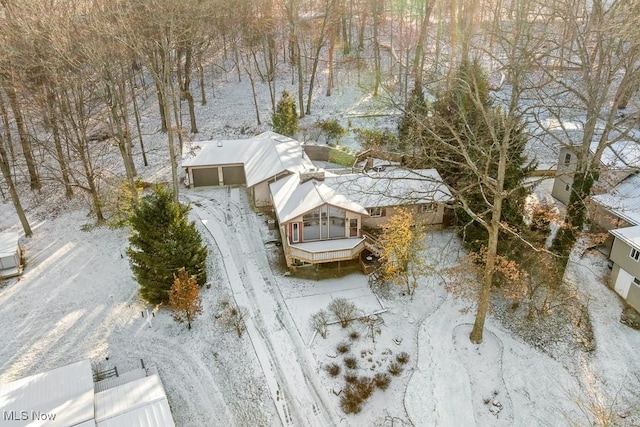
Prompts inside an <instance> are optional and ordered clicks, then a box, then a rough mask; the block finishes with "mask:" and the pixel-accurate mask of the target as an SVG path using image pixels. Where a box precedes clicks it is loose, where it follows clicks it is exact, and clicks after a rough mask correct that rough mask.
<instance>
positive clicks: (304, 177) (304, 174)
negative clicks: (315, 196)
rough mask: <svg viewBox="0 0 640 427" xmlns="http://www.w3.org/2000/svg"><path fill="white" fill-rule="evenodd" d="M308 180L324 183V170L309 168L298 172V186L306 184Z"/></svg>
mask: <svg viewBox="0 0 640 427" xmlns="http://www.w3.org/2000/svg"><path fill="white" fill-rule="evenodd" d="M310 179H315V180H316V181H324V169H320V168H309V169H305V170H303V171H300V184H302V183H303V182H307V181H309V180H310Z"/></svg>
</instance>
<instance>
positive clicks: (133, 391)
mask: <svg viewBox="0 0 640 427" xmlns="http://www.w3.org/2000/svg"><path fill="white" fill-rule="evenodd" d="M163 400H164V401H166V400H167V396H166V394H165V392H164V387H163V386H162V382H161V381H160V377H159V376H158V375H150V376H148V377H145V378H140V379H138V380H135V381H131V382H129V383H126V384H122V385H119V386H117V387H114V388H110V389H107V390H105V391H101V392H99V393H96V395H95V410H96V413H95V419H96V422H97V423H98V426H102V425H114V426H118V425H136V426H137V425H138V424H108V423H107V424H103V422H104V421H107V420H109V419H112V418H115V417H120V416H123V415H124V414H128V415H127V416H126V417H124V418H123V419H136V420H137V419H140V420H146V419H153V420H155V422H154V423H153V424H150V425H153V426H158V427H162V426H173V425H174V424H173V419H172V418H171V413H170V412H169V411H167V412H165V411H162V410H160V409H159V408H160V406H158V405H154V404H155V403H157V402H161V401H163ZM149 406H151V407H149ZM167 407H168V406H167ZM166 415H168V417H167V416H166ZM154 417H159V418H154ZM114 422H115V421H114Z"/></svg>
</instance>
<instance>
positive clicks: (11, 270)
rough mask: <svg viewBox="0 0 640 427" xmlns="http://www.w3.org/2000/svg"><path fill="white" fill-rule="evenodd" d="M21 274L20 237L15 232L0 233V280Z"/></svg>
mask: <svg viewBox="0 0 640 427" xmlns="http://www.w3.org/2000/svg"><path fill="white" fill-rule="evenodd" d="M20 273H22V250H21V249H20V235H19V234H18V232H16V231H7V232H4V233H0V279H3V278H7V277H13V276H17V275H19V274H20Z"/></svg>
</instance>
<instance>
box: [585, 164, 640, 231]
mask: <svg viewBox="0 0 640 427" xmlns="http://www.w3.org/2000/svg"><path fill="white" fill-rule="evenodd" d="M592 199H593V201H594V202H596V203H598V204H599V205H601V206H603V207H604V208H606V209H607V210H609V211H610V212H611V213H612V214H614V215H615V216H617V217H619V218H622V219H624V220H625V221H627V222H629V223H631V224H635V225H640V175H637V174H636V175H631V176H629V177H627V178H626V179H625V180H623V181H622V182H621V183H620V184H618V185H616V186H615V187H613V188H612V189H611V190H609V191H608V192H607V193H604V194H598V195H596V196H593V198H592Z"/></svg>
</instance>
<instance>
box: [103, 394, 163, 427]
mask: <svg viewBox="0 0 640 427" xmlns="http://www.w3.org/2000/svg"><path fill="white" fill-rule="evenodd" d="M131 426H135V427H173V426H175V424H174V422H173V418H172V416H171V410H170V409H169V403H168V402H167V399H164V400H158V401H156V402H152V403H148V404H146V405H145V406H143V407H141V408H137V409H134V410H133V411H129V412H125V413H122V414H120V415H116V416H114V417H113V418H108V419H106V420H103V421H98V423H97V427H131Z"/></svg>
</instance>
